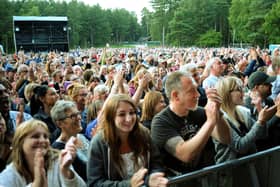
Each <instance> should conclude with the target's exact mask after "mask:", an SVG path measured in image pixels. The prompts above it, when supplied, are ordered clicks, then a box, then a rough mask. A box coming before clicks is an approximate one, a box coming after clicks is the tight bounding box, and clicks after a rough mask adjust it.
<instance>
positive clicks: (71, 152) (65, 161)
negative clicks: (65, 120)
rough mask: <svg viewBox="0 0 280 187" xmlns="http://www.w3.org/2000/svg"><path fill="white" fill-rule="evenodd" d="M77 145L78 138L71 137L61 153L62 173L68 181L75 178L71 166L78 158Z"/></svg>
mask: <svg viewBox="0 0 280 187" xmlns="http://www.w3.org/2000/svg"><path fill="white" fill-rule="evenodd" d="M76 144H78V140H77V138H75V137H71V138H70V139H69V140H68V142H67V143H66V145H65V148H64V149H63V150H62V151H61V153H60V171H61V173H62V174H63V176H64V177H66V178H68V179H71V178H73V177H74V173H73V172H72V171H71V170H70V165H71V164H72V163H73V162H74V159H75V157H76V152H77V148H76Z"/></svg>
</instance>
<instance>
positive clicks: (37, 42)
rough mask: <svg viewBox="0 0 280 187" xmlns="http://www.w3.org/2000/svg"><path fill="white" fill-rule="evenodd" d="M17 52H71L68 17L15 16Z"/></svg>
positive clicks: (14, 27)
mask: <svg viewBox="0 0 280 187" xmlns="http://www.w3.org/2000/svg"><path fill="white" fill-rule="evenodd" d="M13 30H14V31H13V32H14V43H15V51H18V50H20V49H23V50H24V51H33V52H40V51H41V52H42V51H50V50H57V51H61V52H62V51H63V52H67V51H69V30H70V27H68V18H67V17H54V16H13Z"/></svg>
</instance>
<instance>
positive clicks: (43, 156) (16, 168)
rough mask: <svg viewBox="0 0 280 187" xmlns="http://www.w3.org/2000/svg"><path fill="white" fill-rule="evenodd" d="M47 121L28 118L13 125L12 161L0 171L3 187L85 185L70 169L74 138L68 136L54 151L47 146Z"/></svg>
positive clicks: (0, 181) (74, 147) (0, 180)
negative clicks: (15, 125)
mask: <svg viewBox="0 0 280 187" xmlns="http://www.w3.org/2000/svg"><path fill="white" fill-rule="evenodd" d="M48 136H49V132H48V127H47V125H46V124H45V123H44V122H42V121H39V120H35V119H31V120H28V121H25V122H24V123H22V124H21V125H20V126H19V127H17V129H16V132H15V136H14V140H13V144H12V146H13V150H12V163H11V164H9V165H8V166H7V167H6V169H5V170H4V171H3V172H2V173H1V174H0V185H3V186H5V187H22V186H32V187H47V186H57V187H62V186H68V187H70V186H73V187H76V186H86V185H85V182H84V181H83V180H82V179H81V178H80V177H79V176H78V174H76V172H75V171H74V170H73V169H72V166H71V164H72V162H73V158H75V156H76V146H75V144H76V140H75V138H72V139H71V140H70V141H69V142H68V144H67V146H66V147H65V149H64V150H63V151H61V152H58V151H56V150H54V149H52V148H51V147H50V141H49V138H48Z"/></svg>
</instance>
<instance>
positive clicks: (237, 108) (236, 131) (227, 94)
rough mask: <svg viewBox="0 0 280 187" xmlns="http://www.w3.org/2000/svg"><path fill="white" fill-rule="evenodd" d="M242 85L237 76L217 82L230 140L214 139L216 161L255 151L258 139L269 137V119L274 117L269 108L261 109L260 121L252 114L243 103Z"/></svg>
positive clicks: (219, 161)
mask: <svg viewBox="0 0 280 187" xmlns="http://www.w3.org/2000/svg"><path fill="white" fill-rule="evenodd" d="M243 87H244V86H243V84H242V81H241V80H240V79H238V78H236V77H226V78H224V79H222V80H220V81H219V82H218V83H217V85H216V88H217V91H218V94H219V95H220V96H221V97H222V104H221V109H222V110H223V113H224V117H225V119H226V120H227V122H228V125H229V126H230V127H231V128H230V130H231V143H230V144H229V145H225V144H222V143H220V142H218V141H217V140H215V139H213V141H214V143H215V148H216V156H215V159H216V163H221V162H224V161H227V160H232V159H235V158H239V157H241V156H244V155H248V154H251V153H255V152H256V151H257V150H256V144H255V141H256V140H257V139H259V138H262V137H265V136H266V131H267V126H266V122H267V120H268V119H270V118H271V117H272V114H271V112H270V111H269V109H267V108H266V107H265V108H263V109H262V110H261V112H260V113H259V116H258V120H257V121H255V120H254V119H253V118H252V117H251V113H250V110H249V109H248V108H246V107H244V106H242V105H243V96H244V91H243Z"/></svg>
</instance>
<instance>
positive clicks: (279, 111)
mask: <svg viewBox="0 0 280 187" xmlns="http://www.w3.org/2000/svg"><path fill="white" fill-rule="evenodd" d="M275 79H276V77H272V76H268V75H267V74H266V73H264V72H262V71H256V72H254V73H252V74H251V75H250V77H249V79H248V86H249V89H250V91H251V93H250V96H249V97H247V98H246V99H245V106H246V107H248V108H249V109H250V111H251V114H252V117H253V118H254V120H256V119H257V117H258V113H259V111H261V109H262V108H263V107H268V108H270V107H272V106H275V107H272V109H273V110H271V112H274V113H275V115H274V116H273V117H272V118H271V119H270V120H269V121H267V122H266V123H267V126H268V128H269V129H268V136H267V138H265V139H262V140H259V141H257V148H258V150H265V149H268V148H271V147H273V146H276V145H279V143H280V106H279V105H280V104H279V100H280V99H279V97H277V98H276V100H275V101H276V105H275V103H274V101H273V99H272V98H270V97H269V96H270V95H271V88H272V85H271V83H272V82H273V81H275Z"/></svg>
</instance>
